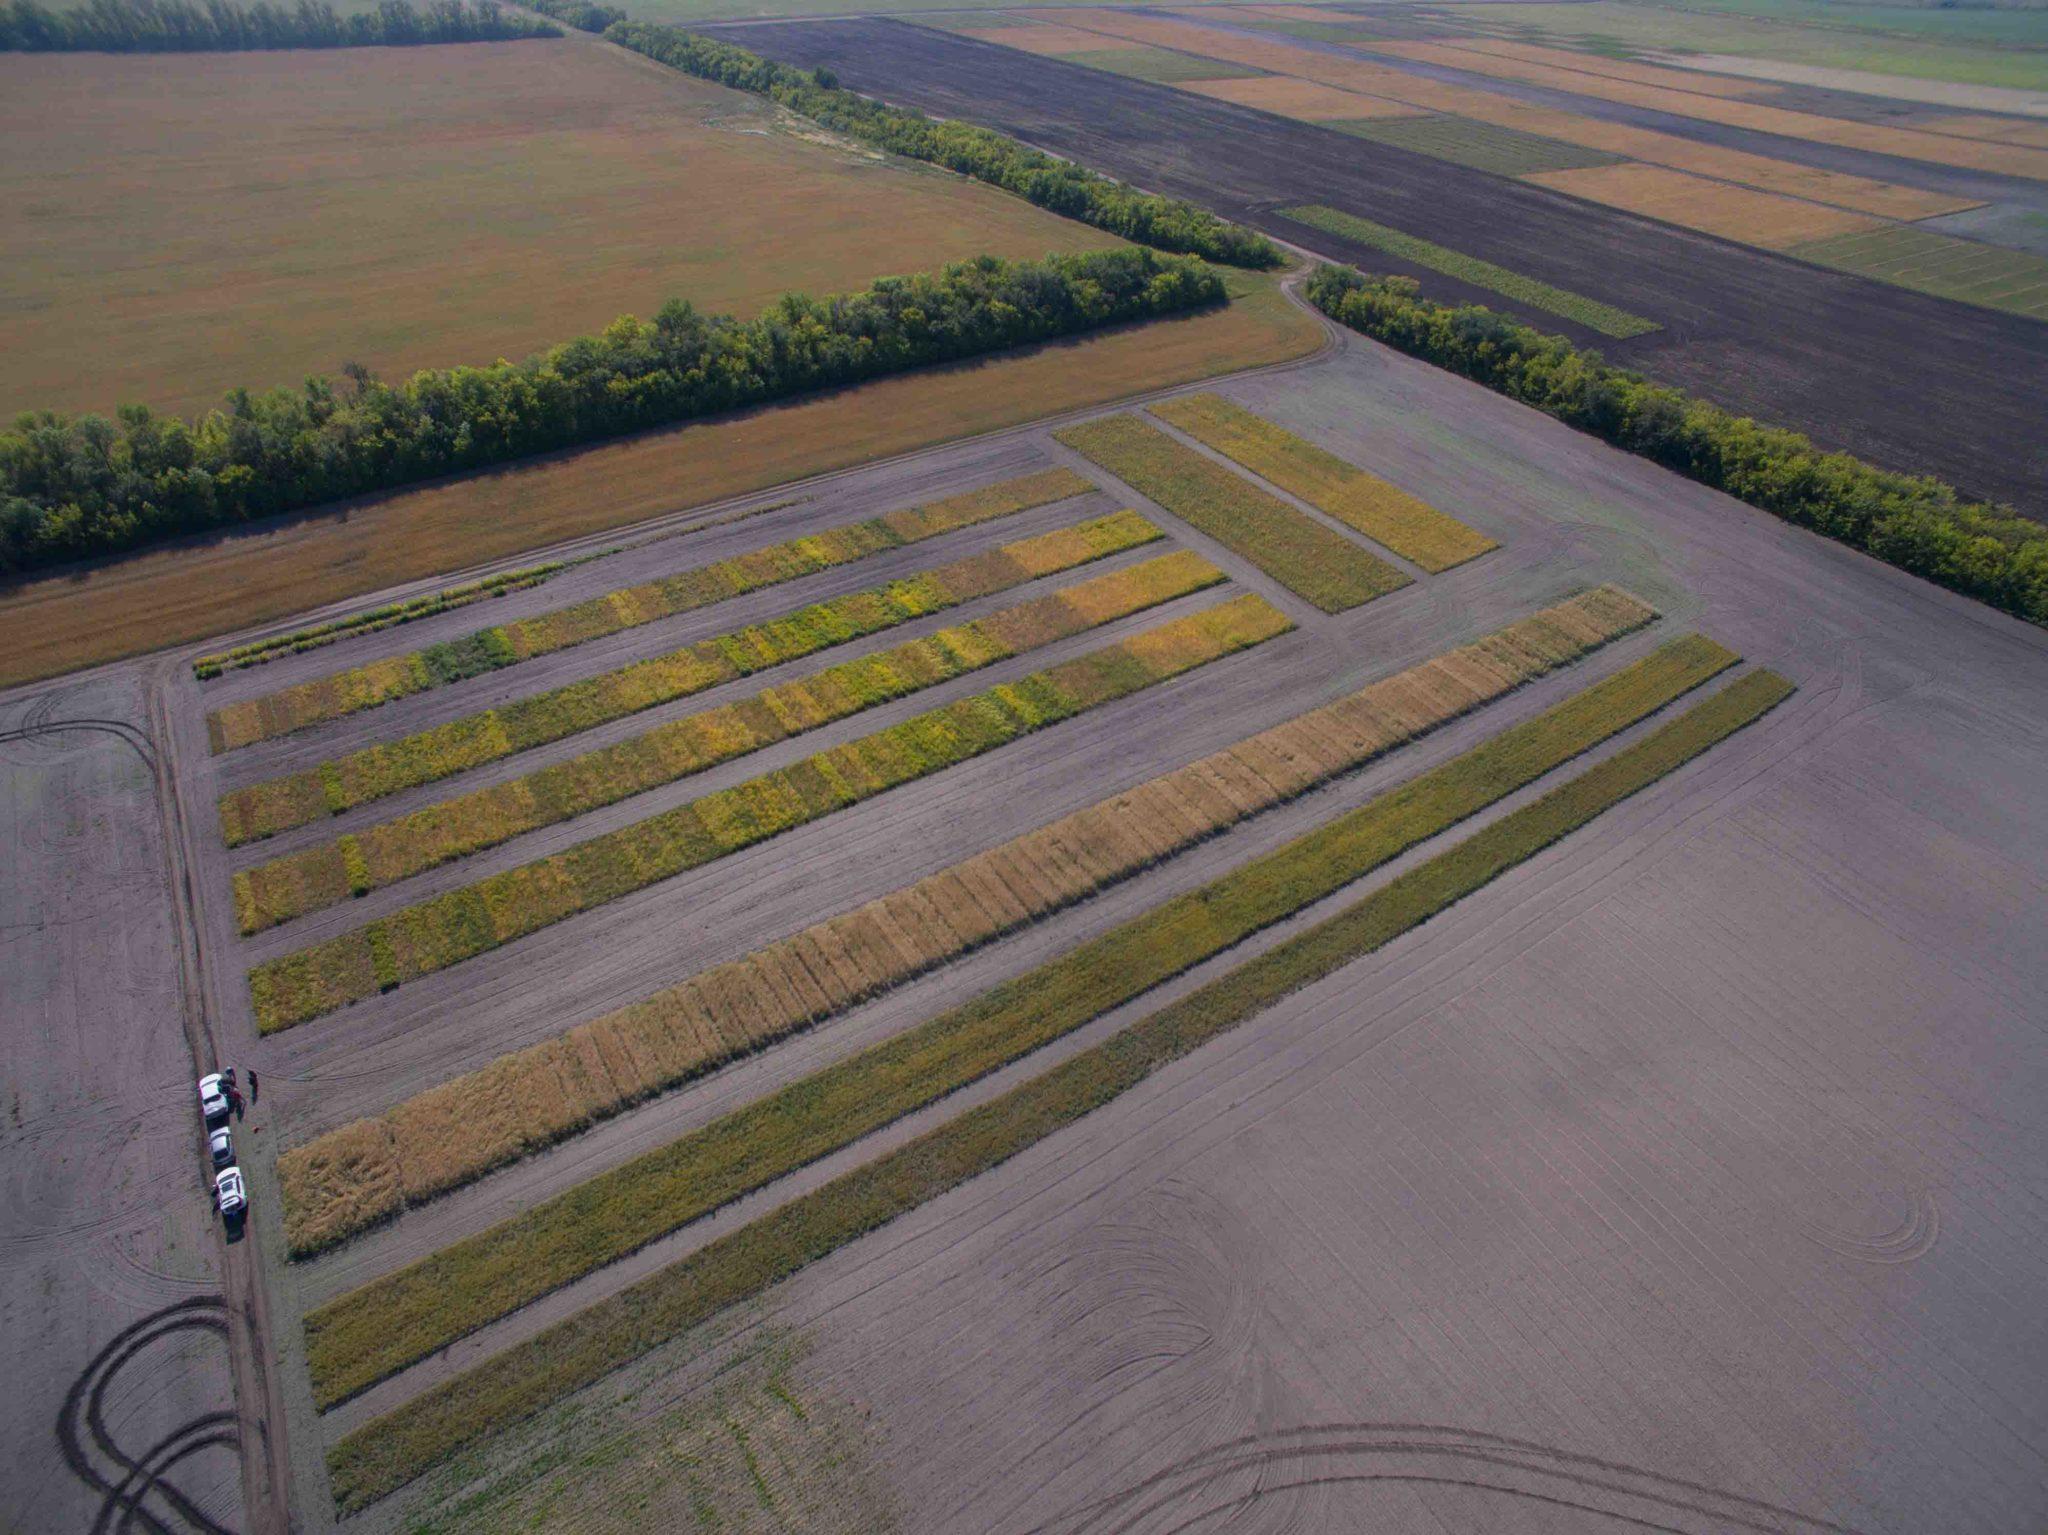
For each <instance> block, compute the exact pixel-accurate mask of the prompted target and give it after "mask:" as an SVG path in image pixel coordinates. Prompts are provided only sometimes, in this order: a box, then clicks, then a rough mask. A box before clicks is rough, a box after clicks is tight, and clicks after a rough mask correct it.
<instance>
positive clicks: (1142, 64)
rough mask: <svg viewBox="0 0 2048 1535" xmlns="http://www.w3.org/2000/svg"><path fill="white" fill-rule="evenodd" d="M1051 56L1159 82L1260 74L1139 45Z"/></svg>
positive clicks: (1221, 78)
mask: <svg viewBox="0 0 2048 1535" xmlns="http://www.w3.org/2000/svg"><path fill="white" fill-rule="evenodd" d="M1055 57H1057V58H1062V59H1065V60H1066V61H1067V62H1068V63H1069V64H1081V65H1085V66H1086V67H1087V68H1089V69H1104V70H1108V71H1109V73H1111V74H1113V75H1127V76H1129V77H1130V78H1131V79H1133V80H1151V81H1154V82H1156V83H1158V84H1161V85H1171V84H1175V83H1178V82H1180V81H1183V80H1232V79H1240V78H1243V77H1245V76H1249V75H1257V74H1260V73H1262V71H1260V70H1256V69H1249V68H1247V67H1245V66H1244V65H1241V64H1220V63H1218V62H1217V61H1216V60H1214V59H1199V58H1196V57H1195V56H1194V55H1193V54H1191V53H1174V52H1172V51H1171V50H1170V49H1166V48H1147V47H1144V46H1142V45H1140V46H1137V47H1123V48H1117V47H1112V48H1090V49H1088V50H1086V51H1085V52H1081V53H1062V54H1057V55H1055Z"/></svg>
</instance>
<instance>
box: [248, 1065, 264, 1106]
mask: <svg viewBox="0 0 2048 1535" xmlns="http://www.w3.org/2000/svg"><path fill="white" fill-rule="evenodd" d="M249 1101H250V1102H251V1103H261V1102H262V1101H263V1084H262V1083H261V1082H259V1081H257V1080H256V1068H255V1067H254V1066H251V1067H250V1068H249Z"/></svg>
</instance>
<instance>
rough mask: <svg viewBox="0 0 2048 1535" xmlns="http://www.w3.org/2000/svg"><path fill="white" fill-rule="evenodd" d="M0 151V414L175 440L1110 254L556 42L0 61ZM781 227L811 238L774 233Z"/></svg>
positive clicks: (665, 77) (1063, 231)
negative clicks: (208, 421)
mask: <svg viewBox="0 0 2048 1535" xmlns="http://www.w3.org/2000/svg"><path fill="white" fill-rule="evenodd" d="M1027 30H1028V29H1027ZM0 137H4V139H5V141H6V143H7V146H8V155H7V162H6V166H5V168H4V169H0V248H4V249H5V250H6V251H7V253H8V260H7V262H6V264H5V267H4V269H0V314H4V315H6V316H7V321H8V324H7V331H8V340H7V346H6V348H5V349H4V352H0V418H5V417H10V416H12V415H13V413H14V412H15V411H17V410H27V409H32V408H41V407H50V408H60V409H83V408H94V409H110V408H111V407H113V406H114V405H116V404H120V403H124V402H128V401H142V402H145V403H147V404H150V405H154V406H157V407H159V408H163V409H169V410H176V411H179V412H182V413H189V412H192V411H197V410H203V409H207V408H210V407H211V406H213V405H215V404H218V403H219V401H220V398H221V395H222V394H223V393H224V392H225V391H226V390H228V389H229V388H232V387H234V386H236V385H247V386H249V387H251V388H257V389H262V388H268V387H270V386H272V385H274V384H281V383H295V382H297V380H299V379H300V378H301V377H303V376H304V375H305V374H307V373H309V372H323V373H332V372H334V371H335V370H337V369H338V368H339V367H340V366H341V364H342V363H344V362H346V361H349V360H352V359H353V360H356V361H360V362H363V363H366V364H368V365H369V366H370V367H372V368H373V369H375V370H376V371H377V372H379V373H380V374H383V375H384V376H386V377H389V376H393V375H402V374H404V373H405V372H407V371H409V370H411V369H414V368H421V367H429V366H449V365H453V364H458V363H488V362H491V361H493V360H494V359H496V358H498V357H502V356H520V355H522V354H524V353H526V352H528V351H530V350H532V349H534V348H536V347H539V346H542V345H545V344H548V343H551V342H554V341H559V340H566V339H567V338H569V337H571V336H574V335H578V334H581V333H584V332H587V331H594V330H598V329H601V328H602V327H603V326H605V325H606V324H608V323H610V322H611V321H612V320H613V319H615V318H617V316H619V315H620V314H622V313H627V312H634V313H639V314H648V313H651V312H652V311H653V310H654V309H656V308H658V307H659V306H660V305H661V303H662V302H663V301H665V300H666V299H668V298H670V297H672V296H677V295H680V296H683V297H687V298H688V299H690V300H691V302H693V303H695V304H696V305H697V306H698V307H699V308H700V309H705V310H711V311H734V312H751V311H753V310H754V309H756V308H758V307H759V306H760V305H761V304H762V303H763V302H764V301H765V300H767V299H769V298H771V297H772V296H774V295H776V294H778V293H781V292H784V291H786V290H788V289H791V288H802V289H808V290H810V291H812V292H819V291H832V290H837V289H841V288H848V287H857V286H861V285H863V284H865V283H866V282H868V281H869V280H870V279H872V278H874V277H877V276H881V275H883V274H885V273H891V272H905V271H917V270H923V269H926V268H929V267H934V266H937V265H940V264H941V263H943V262H945V261H948V260H955V259H959V258H961V257H965V256H971V255H977V254H980V253H981V252H984V251H993V252H995V253H997V254H999V255H1007V256H1042V255H1044V254H1045V253H1046V252H1047V251H1049V250H1075V249H1082V248H1092V247H1097V246H1102V245H1107V244H1111V243H1113V242H1112V241H1110V240H1109V239H1108V238H1107V237H1106V236H1103V235H1101V234H1099V233H1097V232H1096V231H1094V230H1091V229H1088V228H1087V227H1085V226H1083V225H1080V224H1076V223H1073V222H1071V221H1069V220H1066V219H1061V218H1056V217H1054V216H1053V215H1051V214H1048V213H1044V212H1041V211H1040V210H1038V209H1036V208H1033V207H1031V206H1030V205H1029V204H1027V203H1025V202H1023V201H1022V200H1021V199H1018V198H1014V197H1010V196H1007V195H1005V194H1003V193H1001V192H998V191H996V190H994V189H992V188H989V187H985V186H981V185H978V184H976V183H974V182H970V181H967V180H964V179H962V178H959V177H955V176H949V175H945V174H943V173H939V172H934V171H930V170H925V169H919V168H912V167H909V166H907V165H902V164H891V163H887V162H884V161H882V160H881V159H880V158H879V157H877V156H874V155H872V154H868V153H865V152H859V151H854V150H850V149H844V148H839V147H834V146H831V145H827V144H824V143H821V142H814V141H812V138H810V137H799V136H798V135H796V134H794V133H791V132H788V131H785V130H783V129H781V128H779V127H778V126H777V122H776V117H775V115H774V113H773V112H772V111H771V110H770V109H767V108H765V107H764V106H763V105H762V104H761V103H760V102H759V101H757V100H755V99H754V98H751V97H748V96H745V95H742V94H740V93H739V92H736V91H728V90H724V89H722V88H720V87H718V86H714V85H708V84H705V83H703V82H700V81H696V80H692V79H690V78H688V77H687V76H684V75H680V74H677V73H675V72H673V71H669V70H664V69H661V68H659V67H657V66H654V65H652V64H649V63H647V62H646V61H644V60H639V59H635V58H634V57H632V56H631V55H628V54H626V53H624V52H622V51H620V50H617V49H613V48H610V47H604V46H599V45H598V44H596V43H594V42H592V41H589V40H587V39H580V38H578V37H576V36H574V35H573V34H572V35H571V36H569V37H565V38H563V39H562V40H561V41H559V42H551V43H544V44H538V45H533V46H527V45H521V46H518V47H506V46H502V45H493V44H477V45H462V46H454V47H436V48H374V49H339V50H335V51H332V52H290V53H245V54H214V55H198V56H156V57H128V56H119V55H105V54H70V55H39V56H36V57H34V58H30V57H29V56H27V55H23V54H12V55H6V56H0ZM797 210H800V211H797ZM792 216H795V217H799V218H801V219H802V220H803V221H805V222H807V223H809V224H811V225H813V226H816V227H823V228H829V229H830V230H831V231H832V238H831V239H829V240H821V239H802V238H796V239H793V238H790V219H791V218H792Z"/></svg>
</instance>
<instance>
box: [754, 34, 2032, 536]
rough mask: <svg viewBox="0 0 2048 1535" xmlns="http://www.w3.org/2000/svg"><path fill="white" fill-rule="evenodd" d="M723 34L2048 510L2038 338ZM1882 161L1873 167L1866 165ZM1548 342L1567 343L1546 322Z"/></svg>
mask: <svg viewBox="0 0 2048 1535" xmlns="http://www.w3.org/2000/svg"><path fill="white" fill-rule="evenodd" d="M718 35H719V36H721V37H725V38H728V39H730V40H731V41H734V42H737V43H739V44H741V45H742V46H744V47H748V48H752V49H754V50H756V51H758V52H760V53H762V54H765V55H767V56H768V57H771V58H774V59H778V60H781V61H783V62H786V63H790V64H795V65H800V66H804V67H813V66H820V65H823V66H827V67H830V68H832V69H834V70H836V71H837V72H838V73H839V76H840V78H841V80H842V81H843V82H844V83H845V84H846V85H847V86H849V87H851V88H853V89H856V90H863V91H868V92H871V93H873V94H875V95H877V96H880V97H882V98H884V99H887V100H892V101H898V102H902V103H905V104H907V105H911V106H915V107H919V108H922V109H924V110H926V111H928V112H933V113H936V114H939V115H942V116H948V117H958V118H962V119H965V120H968V121H972V122H980V123H985V124H987V125H989V126H991V127H995V128H999V129H1001V130H1002V131H1004V132H1006V133H1011V134H1014V135H1016V136H1017V137H1019V138H1021V139H1023V140H1025V141H1026V142H1028V143H1032V144H1036V145H1039V146H1040V147H1042V148H1045V149H1047V150H1050V151H1052V152H1054V153H1057V154H1062V155H1066V156H1069V157H1071V158H1073V159H1076V160H1078V161H1080V162H1081V163H1082V164H1085V165H1089V166H1093V167H1095V168H1096V169H1099V170H1102V171H1105V172H1107V173H1109V174H1111V175H1115V176H1118V177H1121V178H1123V179H1125V180H1127V181H1130V182H1132V183H1133V184H1135V185H1138V186H1142V187H1146V188H1148V189H1150V190H1153V191H1157V192H1162V193H1167V194H1171V195H1173V196H1178V197H1185V198H1189V199H1190V200H1192V201H1194V202H1197V203H1200V204H1202V205H1203V206H1205V207H1208V208H1211V209H1213V210H1214V211H1216V212H1218V213H1220V214H1222V215H1224V216H1225V217H1227V218H1232V219H1237V220H1240V221H1243V222H1246V223H1249V224H1252V225H1255V226H1256V227H1258V228H1260V229H1263V230H1265V231H1266V232H1268V233H1269V234H1276V235H1279V236H1282V237H1284V238H1287V239H1290V240H1293V241H1295V242H1297V243H1301V244H1305V245H1307V246H1308V247H1309V248H1311V249H1313V250H1315V251H1318V252H1320V253H1322V254H1324V255H1327V256H1331V257H1334V258H1337V259H1341V260H1345V261H1350V262H1354V263H1357V264H1359V265H1362V266H1364V267H1366V268H1368V269H1370V270H1376V271H1385V270H1395V271H1408V272H1410V273H1411V275H1418V276H1422V277H1424V278H1426V286H1427V287H1428V289H1429V291H1430V292H1432V293H1442V294H1444V295H1446V296H1449V297H1452V298H1456V299H1460V300H1471V301H1474V302H1482V303H1491V304H1494V305H1499V304H1500V303H1501V300H1500V298H1499V297H1498V295H1495V294H1492V293H1487V292H1483V291H1481V290H1478V289H1472V288H1468V287H1466V286H1464V285H1462V284H1459V283H1455V282H1452V281H1450V280H1449V279H1446V278H1443V277H1441V276H1439V275H1438V274H1435V273H1425V272H1421V271H1419V270H1418V269H1414V268H1409V267H1406V266H1404V265H1403V264H1402V263H1400V262H1396V261H1391V260H1389V259H1388V258H1387V257H1386V256H1384V255H1383V254H1381V253H1380V252H1378V251H1376V250H1372V249H1369V248H1367V247H1363V246H1358V245H1354V244H1351V243H1349V242H1346V241H1343V240H1339V239H1337V238H1336V237H1334V236H1329V235H1325V234H1322V233H1320V232H1312V231H1309V230H1307V229H1305V228H1303V227H1302V226H1299V225H1295V224H1292V223H1290V222H1288V221H1287V220H1284V219H1281V218H1279V217H1277V216H1276V214H1275V211H1274V210H1276V209H1277V208H1280V207H1286V206H1292V205H1294V204H1297V203H1327V204H1330V205H1332V206H1335V207H1339V208H1342V209H1345V210H1346V211H1349V212H1353V213H1357V214H1360V215H1363V216H1365V217H1368V218H1372V219H1377V220H1379V221H1381V222H1385V223H1391V224H1394V225H1395V226H1397V227H1399V228H1401V229H1402V230H1404V231H1405V232H1407V233H1410V234H1414V235H1418V236H1420V237H1422V238H1424V239H1428V240H1433V241H1436V242H1437V243H1439V244H1442V245H1447V246H1449V247H1451V248H1452V249H1454V250H1458V251H1462V252H1466V253H1468V254H1471V255H1474V256H1478V257H1481V258H1483V259H1485V260H1488V261H1493V262H1496V263H1498V264H1499V265H1502V266H1506V267H1508V268H1510V269H1512V270H1514V271H1517V272H1521V273H1525V274H1527V275H1529V276H1532V277H1536V278H1539V279H1541V280H1542V281H1545V282H1550V283H1555V284H1557V285H1559V286H1561V287H1564V288H1567V289H1570V290H1572V291H1575V292H1581V293H1585V294H1588V295H1589V296H1592V297H1594V298H1598V299H1600V300H1602V301H1604V302H1609V303H1614V304H1618V305H1620V306H1621V307H1623V308H1625V309H1628V310H1630V311H1632V312H1634V313H1637V314H1641V315H1645V316H1647V317H1648V318H1650V319H1653V320H1656V321H1658V322H1660V323H1661V324H1662V325H1663V326H1664V329H1663V330H1662V331H1660V332H1657V333H1655V334H1652V335H1648V336H1643V337H1639V338H1637V339H1635V340H1633V341H1631V342H1628V343H1626V344H1622V345H1614V344H1612V343H1607V344H1604V345H1603V350H1605V351H1606V352H1608V353H1609V354H1610V355H1612V356H1614V357H1616V358H1618V359H1621V360H1623V361H1625V362H1627V363H1628V364H1629V365H1630V366H1632V367H1639V368H1641V369H1643V370H1644V371H1645V372H1647V373H1649V374H1651V375H1652V376H1653V377H1656V378H1658V379H1661V380H1664V381H1667V382H1670V383H1674V384H1678V385H1681V386H1683V387H1685V388H1688V389H1692V390H1695V391H1697V392H1698V393H1700V394H1702V395H1704V396H1705V397H1707V398H1708V399H1711V400H1714V401H1716V402H1717V403H1719V404H1722V405H1724V406H1726V407H1728V408H1729V409H1732V410H1735V411H1737V412H1739V413H1742V414H1746V415H1754V416H1756V417H1757V418H1758V419H1760V420H1764V421H1769V422H1772V423H1774V424H1777V425H1782V426H1788V427H1792V428H1794V429H1795V430H1798V431H1802V432H1805V433H1807V434H1808V435H1809V436H1811V437H1812V438H1813V439H1814V440H1815V441H1816V442H1818V443H1820V444H1821V445H1823V446H1824V447H1828V448H1838V449H1843V450H1846V451H1848V452H1852V453H1856V454H1858V455H1860V456H1862V457H1864V458H1867V459H1869V460H1870V461H1871V462H1873V463H1876V464H1879V465H1881V466H1883V467H1885V468H1890V469H1898V470H1902V471H1905V472H1909V473H1921V474H1935V475H1939V476H1940V477H1942V478H1943V479H1946V480H1949V481H1951V482H1952V483H1954V484H1956V485H1957V486H1958V487H1960V488H1962V489H1964V490H1965V491H1966V492H1969V493H1972V494H1978V495H1987V496H1992V497H1996V498H1999V499H2002V500H2007V501H2011V502H2013V503H2014V504H2016V505H2017V506H2018V507H2019V509H2020V510H2021V511H2023V512H2027V513H2028V514H2029V515H2034V516H2048V442H2044V441H2043V439H2042V434H2041V432H2040V430H2039V428H2040V422H2039V410H2038V406H2037V404H2036V403H2035V402H2037V401H2038V400H2040V399H2042V398H2044V397H2048V325H2042V324H2040V323H2039V322H2037V321H2032V320H2028V319H2024V318H2022V317H2020V316H2018V315H2004V314H1997V313H1993V312H1991V311H1988V310H1980V309H1973V308H1971V307H1969V306H1967V305H1963V304H1958V303H1952V302H1949V301H1946V300H1942V299H1935V298H1930V297H1928V296H1925V295H1922V294H1916V293H1909V292H1906V291H1904V290H1901V289H1896V288H1890V287H1886V286H1883V285H1880V284H1877V283H1873V282H1868V281H1865V280H1862V279H1859V278H1854V277H1850V276H1847V275H1845V274H1842V273H1836V272H1828V271H1823V270H1821V269H1819V268H1817V267H1811V266H1807V265H1805V264H1803V263H1801V262H1797V261H1793V260H1790V259H1788V258H1785V257H1779V256H1773V255H1770V254H1767V253H1765V252H1761V251H1757V250H1752V249H1750V248H1748V247H1744V246H1738V245H1732V244H1729V243H1728V242H1725V241H1721V240H1716V239H1713V238H1711V237H1709V236H1705V235H1698V234H1693V233H1690V232H1688V231H1685V230H1681V229H1677V228H1674V227H1672V226H1669V225H1664V224H1658V223H1654V222H1652V221H1650V220H1648V219H1643V218H1637V217H1632V216H1630V215H1627V214H1623V213H1620V212H1617V211H1614V210H1610V209H1604V208H1600V207H1596V206H1594V205H1591V204H1588V203H1583V202H1579V201H1577V200H1575V199H1572V198H1567V197H1564V196H1561V195H1558V194H1556V193H1553V192H1548V191H1545V190H1544V189H1542V188H1539V187H1532V186H1527V185H1524V184H1522V183H1520V182H1515V181H1510V180H1504V179H1502V178H1500V177H1496V176H1489V175H1486V174H1484V173H1482V172H1478V171H1470V170H1466V169H1464V168H1462V167H1459V166H1456V165H1450V164H1447V163H1445V162H1443V161H1440V160H1434V159H1430V158H1427V157H1425V156H1422V155H1416V154H1410V153H1408V152H1406V151H1403V150H1398V149H1393V148H1389V147H1387V146H1384V145H1379V144H1374V143H1371V142H1369V141H1365V140H1361V139H1357V138H1353V137H1350V136H1348V135H1345V134H1342V133H1337V132H1333V131H1330V130H1328V129H1324V128H1319V127H1315V126H1313V125H1310V124H1306V123H1296V122H1290V121H1285V120H1283V119H1280V118H1276V117H1269V116H1267V115H1265V114H1263V113H1260V112H1255V111H1252V110H1250V109H1248V108H1243V107H1237V106H1233V105H1231V104H1229V103H1227V102H1221V101H1213V100H1209V99H1206V98H1203V97H1199V96H1195V95H1191V94H1188V93H1185V92H1180V91H1174V90H1170V89H1168V88H1166V87H1163V86H1155V85H1149V84H1146V83H1145V82H1142V81H1136V80H1129V79H1125V78H1122V77H1119V76H1113V75H1108V74H1104V73H1102V72H1100V71H1097V70H1090V69H1085V68H1081V67H1079V66H1075V65H1069V64H1064V63H1061V62H1060V61H1058V60H1056V59H1047V58H1041V57H1036V56H1033V55H1029V54H1023V53H1018V52H1016V51H1015V50H1011V49H1002V48H997V47H993V46H991V45H989V44H986V43H980V42H976V41H974V40H973V39H971V38H965V37H960V36H956V35H953V34H949V33H942V32H938V31H935V30H933V29H930V28H926V27H918V26H912V25H907V24H904V23H901V22H892V21H885V20H869V21H850V22H834V23H813V22H778V23H774V24H760V25H734V26H726V27H721V28H719V29H718ZM1873 163H1881V162H1873ZM1541 318H1542V323H1543V328H1545V329H1553V330H1555V329H1562V330H1565V331H1567V332H1568V333H1572V334H1580V335H1582V336H1583V339H1585V340H1587V341H1589V342H1592V343H1594V344H1601V338H1598V337H1593V336H1590V335H1584V334H1583V333H1579V332H1573V331H1572V327H1570V326H1569V325H1564V324H1561V323H1560V322H1558V321H1557V320H1556V319H1554V318H1553V317H1549V316H1544V317H1541Z"/></svg>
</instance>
